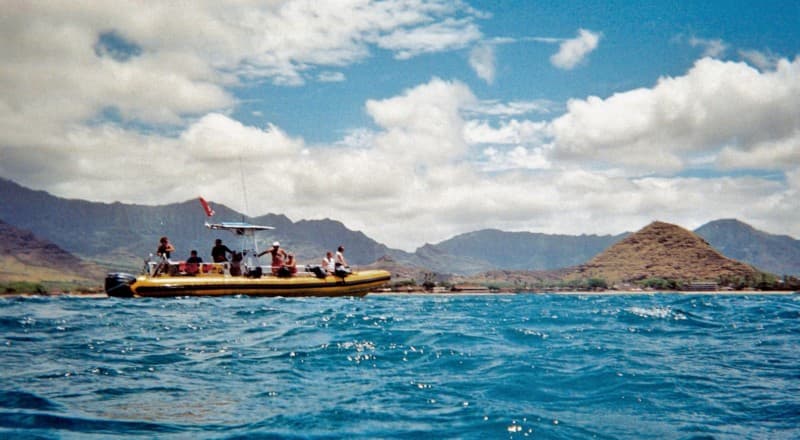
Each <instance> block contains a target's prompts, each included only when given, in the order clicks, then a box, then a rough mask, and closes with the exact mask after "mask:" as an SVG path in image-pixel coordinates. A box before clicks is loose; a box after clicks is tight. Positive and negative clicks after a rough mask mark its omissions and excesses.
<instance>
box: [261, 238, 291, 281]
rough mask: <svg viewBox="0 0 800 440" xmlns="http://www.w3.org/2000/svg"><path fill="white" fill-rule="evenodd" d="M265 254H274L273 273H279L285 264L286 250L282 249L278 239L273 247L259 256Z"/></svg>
mask: <svg viewBox="0 0 800 440" xmlns="http://www.w3.org/2000/svg"><path fill="white" fill-rule="evenodd" d="M264 254H272V274H273V275H277V274H278V271H279V270H280V269H281V267H282V266H283V259H284V258H286V251H284V250H283V249H281V244H280V242H277V241H276V242H274V243H272V249H267V250H265V251H264V252H262V253H260V254H258V255H257V256H258V257H260V256H262V255H264Z"/></svg>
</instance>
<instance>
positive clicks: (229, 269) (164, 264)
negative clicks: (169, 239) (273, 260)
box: [145, 259, 326, 278]
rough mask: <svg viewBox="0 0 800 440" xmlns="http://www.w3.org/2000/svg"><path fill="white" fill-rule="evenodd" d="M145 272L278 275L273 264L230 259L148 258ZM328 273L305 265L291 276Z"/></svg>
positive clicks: (228, 275)
mask: <svg viewBox="0 0 800 440" xmlns="http://www.w3.org/2000/svg"><path fill="white" fill-rule="evenodd" d="M145 272H146V274H147V275H149V276H151V277H162V276H172V277H176V276H177V277H183V276H192V277H212V276H214V277H218V276H226V277H235V276H245V277H254V278H260V277H262V276H263V277H278V276H279V275H277V274H275V271H273V268H272V266H261V265H257V266H248V265H245V264H236V263H231V262H228V261H225V262H221V263H187V262H186V261H173V260H168V259H159V260H152V259H151V260H148V261H147V262H146V266H145ZM325 275H326V273H325V272H324V271H321V268H320V266H319V265H305V266H300V267H298V270H297V272H295V273H293V274H291V275H290V276H289V277H290V278H291V277H304V278H311V277H317V278H324V277H325Z"/></svg>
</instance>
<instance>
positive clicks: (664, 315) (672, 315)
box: [626, 306, 686, 321]
mask: <svg viewBox="0 0 800 440" xmlns="http://www.w3.org/2000/svg"><path fill="white" fill-rule="evenodd" d="M626 310H627V311H628V312H629V313H632V314H634V315H636V316H638V317H640V318H656V319H674V320H676V321H680V320H685V319H686V315H685V314H684V313H683V312H680V311H677V312H675V311H673V310H672V308H671V307H669V306H652V307H639V306H633V307H630V308H628V309H626Z"/></svg>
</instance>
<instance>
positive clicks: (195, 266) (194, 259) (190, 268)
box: [186, 249, 203, 275]
mask: <svg viewBox="0 0 800 440" xmlns="http://www.w3.org/2000/svg"><path fill="white" fill-rule="evenodd" d="M202 263H203V259H202V258H200V257H198V256H197V251H196V250H194V249H192V251H191V252H190V253H189V258H187V259H186V274H187V275H196V274H197V273H198V272H200V264H202Z"/></svg>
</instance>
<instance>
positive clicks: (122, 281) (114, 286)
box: [105, 272, 136, 298]
mask: <svg viewBox="0 0 800 440" xmlns="http://www.w3.org/2000/svg"><path fill="white" fill-rule="evenodd" d="M134 281H136V277H135V276H134V275H131V274H129V273H123V272H114V273H110V274H108V275H106V286H105V288H106V294H107V295H108V296H114V297H117V298H132V297H133V290H131V284H133V282H134Z"/></svg>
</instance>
